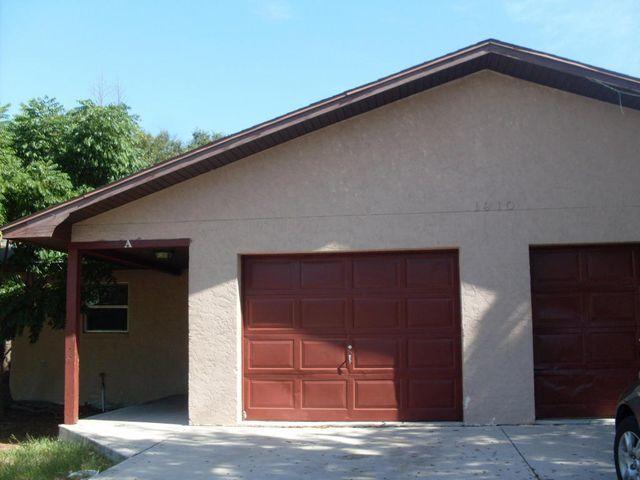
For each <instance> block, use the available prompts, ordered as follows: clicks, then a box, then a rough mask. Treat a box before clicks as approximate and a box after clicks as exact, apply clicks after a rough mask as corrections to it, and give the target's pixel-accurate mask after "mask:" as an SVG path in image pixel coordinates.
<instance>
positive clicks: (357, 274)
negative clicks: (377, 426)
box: [242, 252, 462, 421]
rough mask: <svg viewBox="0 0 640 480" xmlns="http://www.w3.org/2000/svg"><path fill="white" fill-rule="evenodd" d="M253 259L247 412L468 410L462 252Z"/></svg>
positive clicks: (247, 269) (313, 414)
mask: <svg viewBox="0 0 640 480" xmlns="http://www.w3.org/2000/svg"><path fill="white" fill-rule="evenodd" d="M242 267H243V282H242V287H243V321H244V334H243V337H244V342H243V357H244V358H243V363H244V366H243V373H244V410H245V415H246V418H247V419H250V420H251V419H253V420H313V421H320V420H460V419H461V410H462V409H461V402H462V400H461V397H462V387H461V375H460V372H461V368H460V320H459V310H460V308H459V300H458V299H459V293H458V283H459V282H458V261H457V253H456V252H429V253H393V254H391V253H384V254H381V253H371V254H357V255H354V254H348V255H347V254H322V255H299V256H251V257H244V258H243V264H242Z"/></svg>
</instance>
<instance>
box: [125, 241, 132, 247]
mask: <svg viewBox="0 0 640 480" xmlns="http://www.w3.org/2000/svg"><path fill="white" fill-rule="evenodd" d="M124 248H132V246H131V240H127V241H125V242H124Z"/></svg>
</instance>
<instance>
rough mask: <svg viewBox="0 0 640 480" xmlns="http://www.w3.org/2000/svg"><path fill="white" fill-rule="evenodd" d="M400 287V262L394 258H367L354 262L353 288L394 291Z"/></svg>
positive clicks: (357, 259)
mask: <svg viewBox="0 0 640 480" xmlns="http://www.w3.org/2000/svg"><path fill="white" fill-rule="evenodd" d="M399 286H400V262H399V260H398V259H397V258H396V257H393V256H367V257H362V258H355V259H354V260H353V287H354V288H356V289H362V288H377V289H380V288H384V289H389V288H391V289H393V288H397V287H399Z"/></svg>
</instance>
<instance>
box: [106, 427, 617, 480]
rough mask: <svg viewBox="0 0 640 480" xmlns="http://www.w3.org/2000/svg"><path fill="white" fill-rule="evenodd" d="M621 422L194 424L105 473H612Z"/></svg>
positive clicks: (165, 479) (164, 479)
mask: <svg viewBox="0 0 640 480" xmlns="http://www.w3.org/2000/svg"><path fill="white" fill-rule="evenodd" d="M612 430H613V427H612V425H611V424H591V425H586V424H578V425H534V426H513V427H456V426H435V427H434V426H392V427H389V426H386V427H378V428H372V427H327V428H318V427H314V428H287V427H279V428H274V427H235V428H202V427H187V428H185V429H184V430H183V431H182V432H174V433H173V434H171V435H169V436H168V437H167V438H166V439H165V440H162V441H160V442H158V443H156V444H155V445H153V446H152V447H150V448H148V449H146V450H144V451H142V452H140V453H138V454H135V455H133V456H132V457H130V458H129V459H127V460H125V461H124V462H122V463H121V464H119V465H116V466H115V467H113V468H111V469H109V470H107V471H106V472H103V473H102V474H101V475H100V476H99V478H100V479H102V480H106V479H113V480H115V479H118V480H133V479H136V480H169V479H171V480H177V479H184V480H187V479H194V480H195V479H213V478H225V479H291V480H299V479H302V478H318V479H322V480H329V479H402V478H429V479H433V480H436V479H451V480H453V479H456V480H459V479H510V480H516V479H558V480H560V479H580V480H590V479H611V478H614V470H613V466H612V465H613V464H612V458H611V444H612V435H613V433H612Z"/></svg>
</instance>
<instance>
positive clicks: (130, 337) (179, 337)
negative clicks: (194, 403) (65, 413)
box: [11, 270, 188, 405]
mask: <svg viewBox="0 0 640 480" xmlns="http://www.w3.org/2000/svg"><path fill="white" fill-rule="evenodd" d="M116 278H117V280H118V281H121V282H126V283H128V284H129V332H128V333H81V334H80V340H79V342H80V343H79V345H80V402H81V403H82V404H84V403H91V404H94V405H99V404H100V390H101V389H100V377H99V375H100V373H101V372H104V373H106V387H107V389H106V390H107V402H108V403H109V404H111V405H127V404H135V403H141V402H145V401H149V400H153V399H157V398H162V397H166V396H169V395H176V394H185V393H187V365H188V356H187V348H188V341H187V330H188V324H187V280H188V276H187V274H186V273H185V274H183V275H182V276H180V277H176V276H171V275H166V274H162V273H159V272H151V271H143V270H128V271H120V272H117V273H116ZM11 391H12V394H13V396H14V398H15V399H17V400H44V401H50V402H56V403H62V401H63V398H64V332H62V331H60V330H55V331H54V330H51V329H49V328H47V329H45V330H44V331H43V332H42V334H41V337H40V339H39V340H38V342H36V343H34V344H31V343H29V340H28V338H26V336H23V337H19V338H18V339H17V340H16V341H15V343H14V350H13V360H12V366H11Z"/></svg>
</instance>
